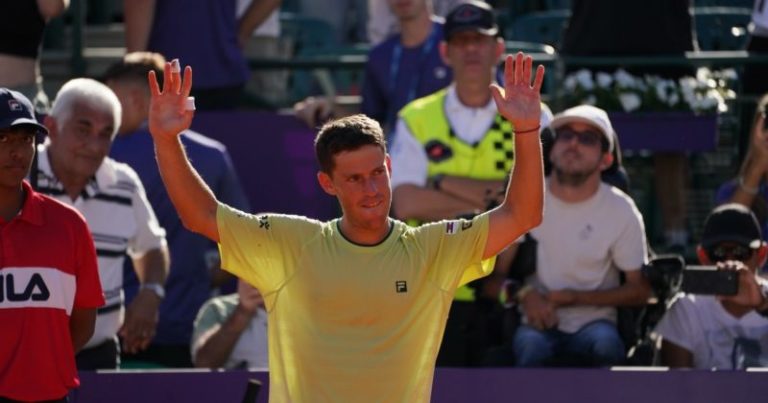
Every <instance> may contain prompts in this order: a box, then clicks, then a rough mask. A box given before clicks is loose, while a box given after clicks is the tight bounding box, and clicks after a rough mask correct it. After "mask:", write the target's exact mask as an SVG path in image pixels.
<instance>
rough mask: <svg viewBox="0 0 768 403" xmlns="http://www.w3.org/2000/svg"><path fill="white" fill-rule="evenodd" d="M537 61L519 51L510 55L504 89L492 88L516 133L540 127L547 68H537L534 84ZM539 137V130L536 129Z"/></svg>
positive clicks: (503, 112) (498, 103)
mask: <svg viewBox="0 0 768 403" xmlns="http://www.w3.org/2000/svg"><path fill="white" fill-rule="evenodd" d="M532 65H533V59H532V58H531V57H530V56H526V55H524V54H523V53H522V52H518V53H517V55H515V56H512V55H507V58H506V60H505V63H504V88H501V87H499V86H498V85H496V84H494V85H493V86H492V88H491V92H492V94H493V99H494V101H496V108H497V109H498V111H499V113H500V114H501V115H502V116H503V117H504V118H505V119H507V120H508V121H509V122H511V123H512V125H513V126H514V128H515V132H516V133H517V132H527V131H531V130H532V129H536V128H538V126H539V121H540V118H541V84H542V82H543V81H544V66H541V65H539V66H538V67H537V68H536V76H535V77H534V78H533V84H531V69H532ZM536 132H537V134H538V130H536Z"/></svg>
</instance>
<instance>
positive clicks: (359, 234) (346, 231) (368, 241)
mask: <svg viewBox="0 0 768 403" xmlns="http://www.w3.org/2000/svg"><path fill="white" fill-rule="evenodd" d="M392 225H393V224H392V220H390V219H389V217H385V218H384V219H383V220H382V221H381V222H376V223H371V222H366V223H355V222H353V221H352V220H350V219H348V218H346V217H342V218H341V220H339V230H340V231H341V234H342V235H343V236H344V238H346V239H347V240H349V241H350V242H352V243H354V244H357V245H366V246H367V245H378V244H380V243H381V242H383V241H384V240H385V239H386V238H387V236H388V235H389V232H390V230H391V228H392Z"/></svg>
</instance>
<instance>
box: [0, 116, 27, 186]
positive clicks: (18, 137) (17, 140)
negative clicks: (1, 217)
mask: <svg viewBox="0 0 768 403" xmlns="http://www.w3.org/2000/svg"><path fill="white" fill-rule="evenodd" d="M34 155H35V131H34V130H33V129H29V128H26V127H21V128H20V127H16V128H8V129H0V188H13V189H19V186H20V185H21V181H22V180H23V179H24V177H26V176H27V174H28V173H29V168H30V167H31V166H32V157H33V156H34Z"/></svg>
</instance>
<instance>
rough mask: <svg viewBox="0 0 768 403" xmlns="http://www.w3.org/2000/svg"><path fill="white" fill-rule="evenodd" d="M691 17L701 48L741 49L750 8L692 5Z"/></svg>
mask: <svg viewBox="0 0 768 403" xmlns="http://www.w3.org/2000/svg"><path fill="white" fill-rule="evenodd" d="M692 10H693V18H694V22H695V24H696V36H697V39H698V42H699V49H701V50H742V49H744V48H745V46H746V44H747V25H749V22H750V20H751V14H752V10H751V9H749V8H740V7H694V8H693V9H692Z"/></svg>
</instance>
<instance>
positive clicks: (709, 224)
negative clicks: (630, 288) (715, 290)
mask: <svg viewBox="0 0 768 403" xmlns="http://www.w3.org/2000/svg"><path fill="white" fill-rule="evenodd" d="M697 252H698V255H699V261H700V262H701V263H702V264H705V265H713V264H717V265H718V268H719V269H721V270H736V271H737V272H738V276H739V288H738V293H737V294H736V295H734V296H714V295H693V294H683V295H680V296H679V297H678V298H677V299H676V300H675V302H674V303H673V304H672V306H671V307H670V308H669V311H667V312H666V313H665V314H664V317H663V318H662V319H661V322H659V324H658V326H657V327H656V332H657V333H658V334H659V335H660V336H661V337H662V344H661V360H662V364H663V365H667V366H670V367H688V368H699V369H743V368H746V367H748V366H749V367H755V366H760V367H765V366H768V318H766V317H765V316H763V315H764V314H762V313H760V312H761V311H766V309H768V299H767V298H766V295H765V291H768V282H766V280H764V279H761V278H760V277H759V276H758V275H757V271H758V269H759V268H760V267H761V266H762V265H763V264H764V263H765V258H766V253H768V248H766V246H765V242H763V238H762V234H761V232H760V225H759V224H758V222H757V219H756V218H755V216H754V215H753V214H752V213H751V212H750V211H749V209H748V208H746V207H744V206H742V205H740V204H735V203H732V204H725V205H722V206H719V207H717V208H715V210H713V211H712V213H710V214H709V216H708V217H707V219H706V221H705V222H704V230H703V232H702V235H701V243H700V245H699V246H698V248H697Z"/></svg>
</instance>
